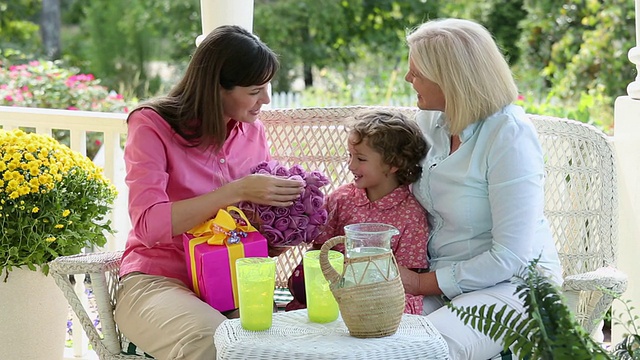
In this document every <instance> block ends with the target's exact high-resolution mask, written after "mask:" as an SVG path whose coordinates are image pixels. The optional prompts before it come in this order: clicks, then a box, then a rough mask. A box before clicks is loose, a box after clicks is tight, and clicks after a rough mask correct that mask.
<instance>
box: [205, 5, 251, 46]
mask: <svg viewBox="0 0 640 360" xmlns="http://www.w3.org/2000/svg"><path fill="white" fill-rule="evenodd" d="M200 17H201V19H202V35H200V36H198V38H196V46H198V45H199V44H200V42H201V41H202V39H203V38H204V36H206V35H207V34H208V33H210V32H211V30H213V29H215V28H216V27H218V26H220V25H239V26H242V27H243V28H245V29H247V30H249V31H253V0H200Z"/></svg>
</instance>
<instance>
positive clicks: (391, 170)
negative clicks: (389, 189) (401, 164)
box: [389, 166, 398, 174]
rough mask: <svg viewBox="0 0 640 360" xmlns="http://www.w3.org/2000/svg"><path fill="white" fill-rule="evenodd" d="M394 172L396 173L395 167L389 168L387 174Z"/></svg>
mask: <svg viewBox="0 0 640 360" xmlns="http://www.w3.org/2000/svg"><path fill="white" fill-rule="evenodd" d="M396 172H398V168H397V167H395V166H392V167H390V168H389V174H395V173H396Z"/></svg>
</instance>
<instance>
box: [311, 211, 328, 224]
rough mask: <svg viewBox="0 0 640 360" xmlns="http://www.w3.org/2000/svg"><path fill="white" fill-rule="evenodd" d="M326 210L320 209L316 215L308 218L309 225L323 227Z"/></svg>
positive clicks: (325, 220)
mask: <svg viewBox="0 0 640 360" xmlns="http://www.w3.org/2000/svg"><path fill="white" fill-rule="evenodd" d="M327 218H328V215H327V210H326V209H320V210H319V211H318V212H317V213H315V214H313V215H310V216H309V224H313V225H324V224H326V223H327Z"/></svg>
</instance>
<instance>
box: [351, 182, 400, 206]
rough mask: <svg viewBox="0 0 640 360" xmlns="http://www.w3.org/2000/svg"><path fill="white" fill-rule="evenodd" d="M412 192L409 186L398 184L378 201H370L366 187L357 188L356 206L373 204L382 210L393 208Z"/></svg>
mask: <svg viewBox="0 0 640 360" xmlns="http://www.w3.org/2000/svg"><path fill="white" fill-rule="evenodd" d="M409 195H411V192H409V187H408V186H404V185H403V186H398V187H397V188H395V190H393V191H392V192H390V193H388V194H387V195H385V196H383V197H382V198H381V199H378V200H376V201H373V202H371V201H369V198H368V197H367V192H366V191H365V190H364V189H358V188H355V199H354V203H355V205H356V206H367V205H369V204H370V205H371V206H373V207H376V208H378V209H381V210H386V209H391V208H392V207H394V206H396V205H398V204H399V203H401V202H402V201H404V200H405V199H406V198H407V197H408V196H409Z"/></svg>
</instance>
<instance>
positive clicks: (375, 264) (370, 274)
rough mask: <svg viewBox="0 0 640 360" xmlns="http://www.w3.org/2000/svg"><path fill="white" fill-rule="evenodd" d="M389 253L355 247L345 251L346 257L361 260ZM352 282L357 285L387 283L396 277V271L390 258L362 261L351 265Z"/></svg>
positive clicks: (377, 248)
mask: <svg viewBox="0 0 640 360" xmlns="http://www.w3.org/2000/svg"><path fill="white" fill-rule="evenodd" d="M389 253H391V250H390V249H386V248H381V247H357V248H352V249H349V250H348V251H347V257H350V258H354V259H355V258H361V257H366V256H373V255H381V254H389ZM351 268H352V269H351V271H352V272H353V273H352V274H345V275H352V276H353V279H354V282H355V283H357V284H371V283H375V282H380V281H387V280H391V279H394V278H395V277H396V276H398V269H397V268H396V267H395V265H394V264H393V262H392V260H391V257H383V258H381V259H376V260H372V261H364V262H358V263H352V264H351Z"/></svg>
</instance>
